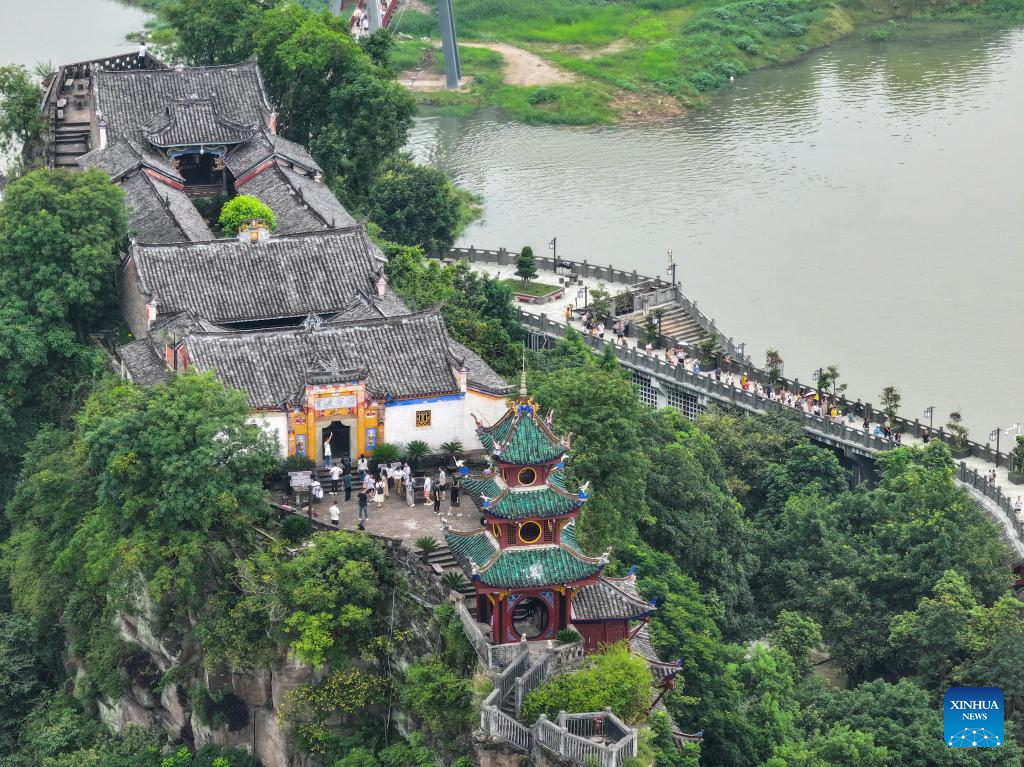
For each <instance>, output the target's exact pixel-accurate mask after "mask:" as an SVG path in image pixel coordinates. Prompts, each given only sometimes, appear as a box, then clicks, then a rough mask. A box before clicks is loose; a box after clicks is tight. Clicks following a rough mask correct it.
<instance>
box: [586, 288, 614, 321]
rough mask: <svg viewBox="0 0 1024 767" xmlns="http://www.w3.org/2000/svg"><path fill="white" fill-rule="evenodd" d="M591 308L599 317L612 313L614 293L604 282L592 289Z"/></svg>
mask: <svg viewBox="0 0 1024 767" xmlns="http://www.w3.org/2000/svg"><path fill="white" fill-rule="evenodd" d="M590 309H591V311H593V312H594V316H595V317H597V318H598V319H600V318H602V317H607V316H609V315H610V314H611V313H612V294H611V293H609V292H608V289H607V288H606V287H605V286H604V283H603V282H600V283H598V285H597V287H596V288H594V289H593V290H591V291H590Z"/></svg>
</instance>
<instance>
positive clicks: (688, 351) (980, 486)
mask: <svg viewBox="0 0 1024 767" xmlns="http://www.w3.org/2000/svg"><path fill="white" fill-rule="evenodd" d="M473 267H474V269H477V270H478V271H482V272H485V273H487V274H490V275H492V276H495V277H501V278H508V277H512V276H514V267H512V266H500V265H496V264H488V263H479V262H477V263H474V264H473ZM537 281H539V282H552V283H555V284H557V281H558V275H556V274H554V273H553V272H549V271H541V273H540V275H539V276H538V278H537ZM601 284H602V283H601V281H600V280H597V279H585V278H581V284H579V285H573V286H571V287H569V288H567V292H566V295H565V296H564V297H563V298H562V299H559V300H556V301H552V302H550V303H546V304H532V303H520V304H518V306H519V308H520V310H521V311H522V312H523V314H526V315H530V316H532V317H541V316H544V317H545V318H546V320H547V321H548V322H554V323H557V324H559V325H560V326H562V327H563V328H564V326H566V325H567V324H568V326H570V327H573V328H574V329H575V330H577V331H578V332H579V333H581V334H584V335H591V336H593V335H594V333H593V332H592V331H588V330H587V329H586V328H584V327H583V325H582V322H581V321H580V318H579V314H573V319H572V320H571V321H570V322H568V323H567V322H566V308H567V307H569V306H570V305H572V307H573V308H575V309H577V310H580V309H583V307H584V306H585V302H587V299H589V293H590V291H592V290H593V289H594V288H596V287H598V286H599V285H601ZM584 287H586V288H587V291H586V292H584V291H583V288H584ZM606 287H608V289H609V291H610V292H611V293H612V294H613V295H614V293H615V292H616V291H615V288H614V286H606ZM670 306H671V305H666V307H665V308H670ZM562 332H564V330H563V331H562ZM666 335H667V334H666ZM602 339H603V340H604V341H607V342H608V343H613V344H615V346H617V347H625V348H627V349H630V350H633V349H635V350H636V354H637V355H641V356H643V357H647V358H648V359H651V360H661V361H663V362H667V363H669V367H670V369H674V368H675V367H676V366H677V365H683V366H685V367H686V369H687V371H689V372H690V373H691V374H695V375H697V376H699V377H701V378H703V379H705V380H714V381H715V382H716V384H717V385H718V387H719V388H720V389H725V390H728V389H732V390H733V391H734V392H740V391H743V392H747V393H751V394H753V395H754V396H756V397H758V398H761V399H763V400H767V401H770V402H774V403H780V402H782V403H784V404H788V405H789V406H790V407H792V409H793V410H794V411H803V412H805V413H809V412H812V409H811V408H810V407H808V401H807V400H805V399H804V398H802V397H800V394H801V392H786V394H788V395H791V396H790V397H789V398H787V397H785V396H780V392H779V390H772V391H771V393H770V394H769V392H768V390H767V388H766V387H763V386H762V385H761V384H760V383H758V382H757V381H755V380H753V378H752V379H751V380H749V381H748V382H747V386H746V387H745V388H744V387H743V386H742V384H741V381H742V377H743V376H745V375H747V374H749V375H751V376H755V375H757V374H760V375H762V376H763V371H758V370H756V369H755V368H754V367H753V366H751V365H749V364H747V363H744V362H737V361H733V362H731V363H729V364H726V365H724V366H723V369H721V370H697V369H695V367H694V364H693V363H694V357H695V348H694V345H693V344H688V343H683V344H681V348H682V350H683V352H684V354H685V355H686V359H685V360H684V361H680V360H679V358H673V355H672V354H666V351H665V350H658V349H648V348H647V344H646V343H644V342H643V341H641V340H640V339H638V338H635V337H629V336H626V337H624V338H617V337H616V335H615V333H614V332H612V331H611V330H610V329H608V328H606V329H605V333H604V335H603V336H602ZM801 388H802V387H801ZM782 391H783V392H785V390H782ZM721 399H722V400H723V401H726V402H728V401H730V400H731V399H732V398H730V397H728V396H725V397H721ZM787 399H788V400H789V401H788V402H787ZM790 402H791V403H792V404H790ZM761 409H764V408H761ZM878 415H879V413H878V412H877V411H876V412H875V416H876V417H875V418H874V419H872V422H871V423H870V427H869V428H870V429H871V430H872V432H871V433H875V432H874V429H875V427H876V426H877V425H879V421H878ZM899 420H902V419H899ZM831 421H832V422H833V423H835V424H842V426H843V427H844V428H845V429H850V430H851V431H852V432H853V433H854V434H860V435H863V434H864V427H863V419H862V418H854V419H853V420H850V419H848V418H845V417H843V416H842V415H840V416H839V417H837V418H833V419H831ZM895 428H896V429H897V430H900V428H901V427H900V424H896V425H895ZM937 432H938V428H937V427H936V428H935V429H933V430H931V434H932V435H933V436H935V435H936V434H937ZM877 443H878V446H875V445H872V446H870V447H868V448H866V452H877V450H879V449H888V448H891V447H896V446H898V445H897V444H896V443H895V442H894V441H893V440H887V439H881V438H880V439H879V440H877ZM900 444H902V445H905V446H923V445H924V442H923V440H922V439H920V438H919V437H917V436H915V435H914V434H913V433H911V431H910V430H908V429H906V428H903V429H902V431H901V443H900ZM957 463H958V465H960V466H961V472H960V473H961V476H958V477H957V479H958V480H960V481H961V482H962V483H963V484H965V485H967V486H968V489H969V490H970V491H971V494H972V496H973V497H974V498H975V500H976V501H977V502H978V503H979V504H980V505H981V506H982V507H983V508H984V509H985V510H986V512H987V513H988V514H989V515H990V516H992V517H993V518H995V519H997V520H998V521H999V522H1000V523H1001V524H1002V525H1003V526H1004V528H1005V529H1006V531H1007V535H1006V538H1007V541H1008V542H1009V544H1010V545H1011V546H1012V547H1013V549H1014V550H1015V551H1016V553H1017V555H1018V556H1021V557H1024V535H1022V530H1024V512H1022V510H1020V509H1016V510H1015V509H1014V505H1015V504H1016V502H1017V500H1018V499H1020V502H1021V504H1024V485H1016V484H1014V483H1012V482H1010V480H1009V471H1008V467H1007V465H1006V455H1005V454H1003V455H1002V457H1001V461H1000V464H1001V465H999V466H996V464H995V462H994V461H989V460H986V459H985V458H982V457H978V456H971V457H969V458H965V459H963V460H962V461H957ZM993 472H994V478H993V479H992V480H989V477H990V476H993ZM1000 494H1001V495H1002V496H1003V498H1002V499H1000V498H999V497H998V496H999V495H1000ZM993 496H994V497H993ZM1000 500H1002V503H1000ZM1010 514H1012V515H1013V517H1014V519H1011V518H1010V517H1009V516H1008V515H1010Z"/></svg>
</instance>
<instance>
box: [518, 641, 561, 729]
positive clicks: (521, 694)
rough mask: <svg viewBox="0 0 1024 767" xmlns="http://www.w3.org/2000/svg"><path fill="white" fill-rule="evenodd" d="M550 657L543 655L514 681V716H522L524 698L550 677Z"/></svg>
mask: <svg viewBox="0 0 1024 767" xmlns="http://www.w3.org/2000/svg"><path fill="white" fill-rule="evenodd" d="M551 666H552V663H551V656H549V655H545V656H544V657H543V658H542V659H541V660H540V661H538V662H537V663H534V664H533V665H532V666H530V668H528V669H527V670H526V673H525V674H523V675H522V676H520V677H518V678H517V679H516V681H515V693H516V716H517V717H518V716H522V713H523V702H524V701H525V700H526V696H527V695H529V694H530V693H531V692H533V691H534V690H536V689H537V688H538V687H540V686H541V685H542V684H544V682H546V681H547V680H548V678H549V677H550V676H551Z"/></svg>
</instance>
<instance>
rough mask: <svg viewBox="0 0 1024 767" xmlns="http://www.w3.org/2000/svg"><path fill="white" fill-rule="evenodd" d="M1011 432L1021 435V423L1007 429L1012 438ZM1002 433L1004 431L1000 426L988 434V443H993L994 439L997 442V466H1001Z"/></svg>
mask: <svg viewBox="0 0 1024 767" xmlns="http://www.w3.org/2000/svg"><path fill="white" fill-rule="evenodd" d="M1011 431H1016V432H1017V433H1018V434H1020V433H1021V425H1020V424H1019V423H1016V424H1014V425H1013V426H1008V427H1007V428H1006V434H1007V436H1010V432H1011ZM1002 432H1004V429H1002V428H1001V427H999V426H996V427H995V428H994V429H992V430H991V431H990V432H988V441H990V442H991V441H992V440H993V439H994V440H995V465H996V466H998V465H999V436H1000V435H1001V433H1002Z"/></svg>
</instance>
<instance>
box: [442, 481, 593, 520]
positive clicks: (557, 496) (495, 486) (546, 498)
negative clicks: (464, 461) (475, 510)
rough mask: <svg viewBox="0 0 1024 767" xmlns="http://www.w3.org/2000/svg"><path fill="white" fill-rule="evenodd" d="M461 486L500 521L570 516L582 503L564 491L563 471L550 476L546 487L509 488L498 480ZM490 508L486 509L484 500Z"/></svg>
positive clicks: (467, 482) (577, 497) (472, 482)
mask: <svg viewBox="0 0 1024 767" xmlns="http://www.w3.org/2000/svg"><path fill="white" fill-rule="evenodd" d="M462 487H463V489H464V490H465V492H467V493H468V494H469V495H470V496H471V497H472V498H473V500H474V501H476V502H477V504H478V505H480V506H481V508H483V509H484V511H485V512H486V513H487V514H490V515H492V516H494V517H497V518H498V519H530V518H531V517H535V518H537V519H548V518H550V517H559V516H562V515H564V514H571V513H572V512H574V511H576V510H577V509H579V507H580V505H581V504H582V503H583V501H582V500H581V499H580V497H579V496H578V495H574V494H573V493H570V492H569V491H568V490H566V489H565V477H564V476H563V474H562V472H561V471H553V472H551V473H550V474H549V475H548V481H547V483H546V484H543V485H539V486H537V487H530V488H523V489H518V488H510V487H507V486H506V485H505V483H504V482H502V481H500V479H499V478H498V477H490V476H486V477H478V478H466V479H465V480H463V483H462ZM484 497H486V498H487V499H488V502H489V504H490V505H489V506H487V507H486V508H484V506H483V503H484V502H483V500H482V499H483V498H484Z"/></svg>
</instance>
